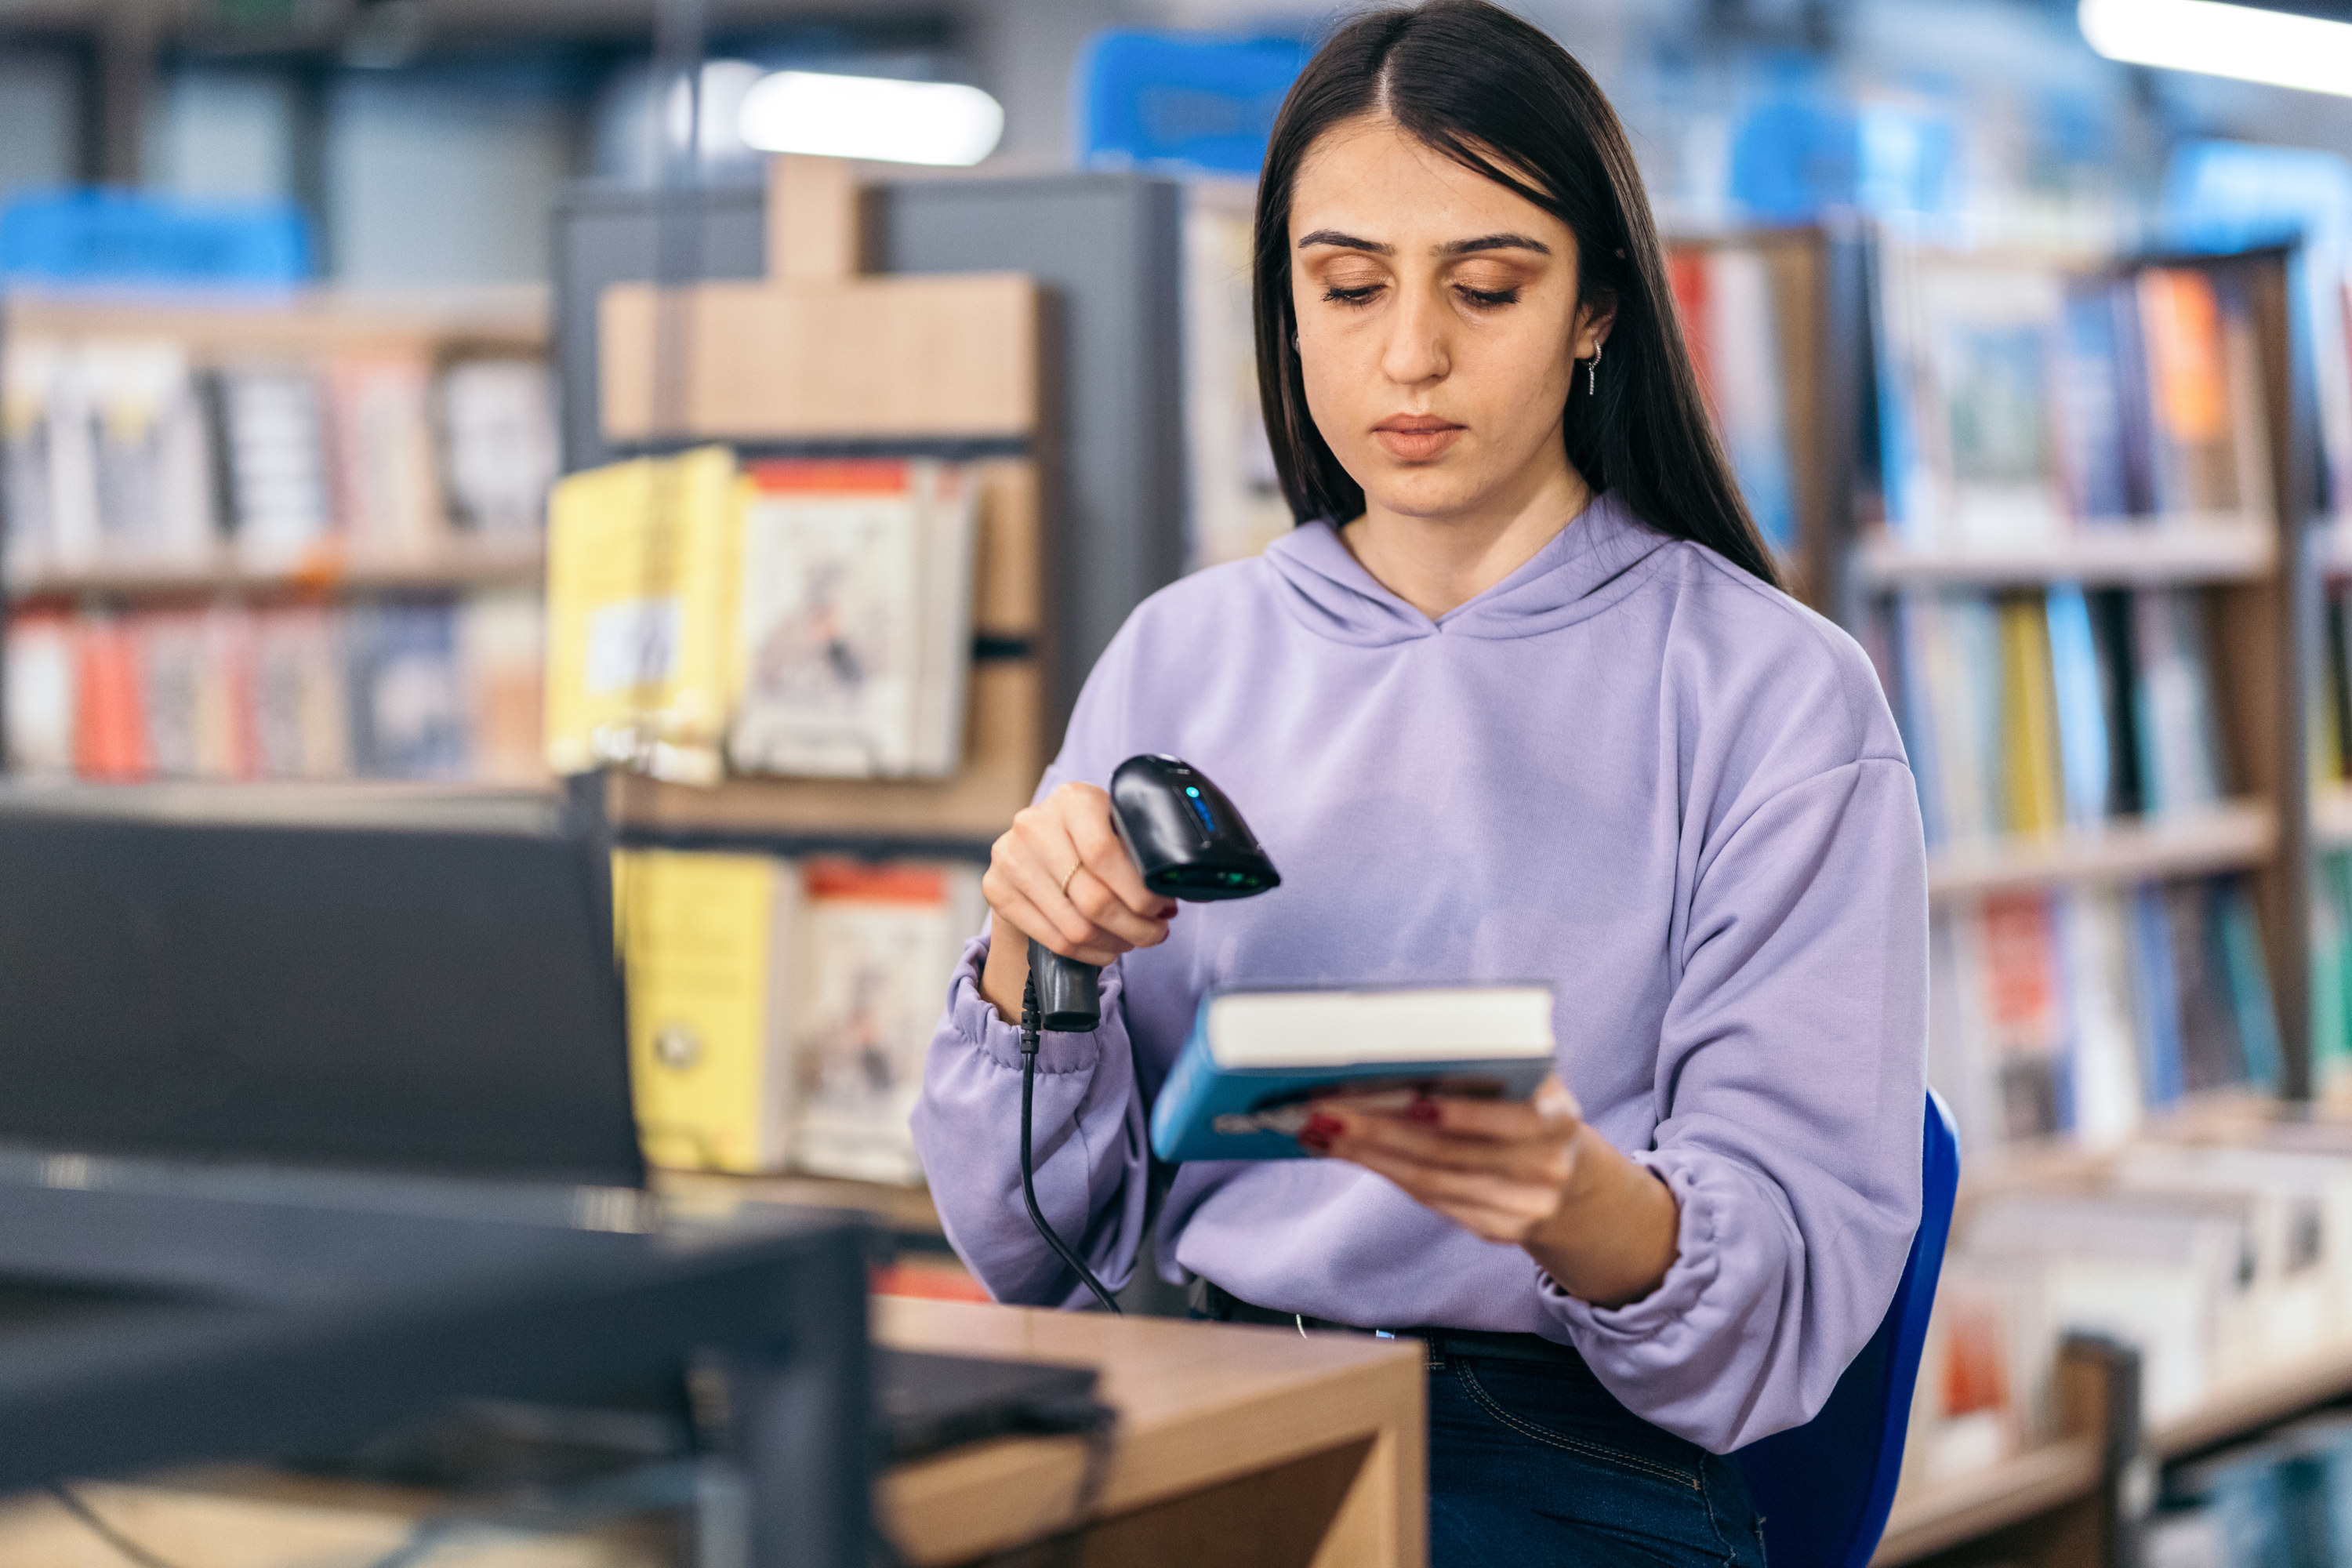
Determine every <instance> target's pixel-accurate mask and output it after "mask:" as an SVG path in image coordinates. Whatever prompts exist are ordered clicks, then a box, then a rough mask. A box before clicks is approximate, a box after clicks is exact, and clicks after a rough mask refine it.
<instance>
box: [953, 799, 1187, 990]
mask: <svg viewBox="0 0 2352 1568" xmlns="http://www.w3.org/2000/svg"><path fill="white" fill-rule="evenodd" d="M1110 810H1111V808H1110V796H1109V795H1106V794H1104V793H1103V792H1102V791H1101V790H1099V789H1097V788H1096V787H1095V786H1094V785H1093V784H1076V783H1073V784H1063V785H1061V786H1059V787H1058V788H1056V789H1055V791H1054V793H1053V794H1051V795H1047V796H1046V797H1045V799H1044V800H1041V801H1039V802H1038V803H1037V804H1036V805H1033V806H1030V807H1029V808H1028V809H1026V810H1025V811H1023V812H1021V813H1020V814H1019V815H1017V816H1014V817H1013V826H1011V827H1010V828H1008V829H1006V831H1005V833H1004V835H1003V837H1000V838H999V839H997V841H996V844H995V846H994V847H993V848H992V849H991V851H990V852H989V859H988V872H987V874H986V875H985V876H983V877H982V878H981V879H980V890H981V892H982V895H984V896H985V897H986V898H987V900H988V907H989V910H990V911H991V912H992V914H993V915H994V916H995V921H994V930H995V937H994V940H992V942H990V943H989V949H988V966H987V968H986V969H985V970H984V971H983V972H982V974H981V991H982V994H984V995H986V996H987V998H988V999H989V1000H990V1001H991V1002H992V1003H994V1004H995V1005H996V1010H997V1012H998V1013H999V1014H1000V1015H1002V1016H1003V1017H1004V1018H1005V1020H1006V1021H1007V1022H1012V1021H1014V1020H1017V1019H1018V1018H1019V1017H1020V1016H1021V991H1022V987H1023V986H1024V984H1026V982H1027V981H1028V978H1029V943H1028V941H1027V940H1025V939H1028V938H1032V937H1034V938H1035V939H1036V940H1037V941H1038V942H1043V943H1045V946H1047V947H1049V948H1051V949H1053V951H1055V952H1058V953H1060V954H1061V955H1062V956H1063V957H1065V958H1075V959H1076V960H1077V961H1078V962H1079V963H1091V964H1096V965H1101V964H1105V963H1109V962H1110V961H1111V960H1112V959H1114V958H1117V957H1118V955H1119V954H1120V953H1122V952H1132V951H1134V950H1135V949H1137V948H1139V947H1156V946H1158V945H1159V944H1160V942H1165V941H1167V940H1168V922H1169V921H1171V920H1173V919H1174V918H1175V916H1176V901H1175V900H1173V899H1163V898H1161V897H1160V895H1159V894H1157V893H1155V892H1153V891H1152V890H1151V889H1149V888H1147V887H1145V886H1144V885H1143V874H1142V873H1141V872H1140V871H1139V870H1137V869H1136V867H1135V862H1134V861H1133V860H1132V859H1130V858H1129V856H1128V853H1127V846H1126V845H1125V844H1124V843H1122V842H1121V841H1120V839H1119V837H1118V827H1117V826H1115V825H1114V824H1113V823H1112V821H1111V815H1110ZM1008 938H1009V939H1012V940H1007V939H1008Z"/></svg>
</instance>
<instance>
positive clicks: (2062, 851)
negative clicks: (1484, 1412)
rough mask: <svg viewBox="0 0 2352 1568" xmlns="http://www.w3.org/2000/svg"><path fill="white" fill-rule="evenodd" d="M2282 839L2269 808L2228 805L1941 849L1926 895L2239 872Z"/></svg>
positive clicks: (1931, 861) (1932, 858)
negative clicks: (2237, 870) (2095, 826)
mask: <svg viewBox="0 0 2352 1568" xmlns="http://www.w3.org/2000/svg"><path fill="white" fill-rule="evenodd" d="M2277 840H2278V826H2277V824H2276V822H2275V821H2273V818H2272V816H2271V809H2270V807H2269V805H2266V804H2265V803H2263V802H2262V801H2259V800H2240V801H2231V802H2229V803H2228V804H2226V805H2218V806H2214V807H2211V808H2210V809H2207V810H2204V811H2200V812H2195V813H2184V814H2182V815H2180V816H2165V817H2149V818H2146V819H2142V820H2138V821H2122V822H2116V823H2112V824H2110V825H2108V826H2105V827H2100V828H2095V829H2074V830H2070V831H2068V832H2065V833H2063V834H2053V835H2051V836H2050V837H2045V838H2002V839H1996V840H1993V841H1991V842H1989V843H1986V844H1981V845H1971V846H1968V847H1955V848H1947V849H1938V850H1936V851H1935V852H1933V853H1932V854H1930V855H1929V856H1928V857H1927V896H1928V897H1929V898H1932V899H1946V898H1951V897H1954V896H1956V895H1958V894H1965V893H1987V892H1999V891H2004V890H2008V889H2027V888H2043V887H2058V886H2064V885H2068V884H2073V883H2079V882H2141V881H2149V880H2153V879H2158V878H2164V877H2191V876H2197V875H2200V874H2201V873H2204V872H2208V871H2228V870H2234V869H2237V868H2241V867H2245V866H2253V865H2258V864H2260V863H2261V862H2262V861H2263V860H2266V859H2268V858H2270V853H2271V849H2272V847H2273V845H2274V844H2275V843H2276V842H2277Z"/></svg>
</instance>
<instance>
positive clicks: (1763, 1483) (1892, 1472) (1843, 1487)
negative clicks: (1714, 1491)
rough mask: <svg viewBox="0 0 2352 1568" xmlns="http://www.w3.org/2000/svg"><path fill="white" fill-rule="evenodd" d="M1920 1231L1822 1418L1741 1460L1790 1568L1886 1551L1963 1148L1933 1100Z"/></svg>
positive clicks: (1779, 1554)
mask: <svg viewBox="0 0 2352 1568" xmlns="http://www.w3.org/2000/svg"><path fill="white" fill-rule="evenodd" d="M1922 1142H1923V1144H1924V1147H1923V1149H1922V1152H1921V1165H1922V1170H1921V1173H1920V1174H1921V1180H1920V1184H1919V1231H1918V1234H1917V1235H1916V1236H1914V1237H1912V1238H1911V1256H1910V1258H1909V1259H1908V1260H1906V1262H1905V1263H1904V1265H1903V1280H1902V1283H1900V1284H1898V1285H1897V1286H1895V1300H1894V1302H1893V1304H1892V1305H1890V1306H1889V1307H1888V1308H1887V1309H1886V1316H1885V1319H1884V1320H1883V1321H1880V1323H1879V1325H1878V1331H1877V1332H1876V1333H1874V1334H1873V1335H1871V1337H1870V1343H1869V1344H1867V1345H1865V1346H1864V1347H1863V1352H1862V1353H1861V1354H1860V1355H1858V1356H1856V1357H1854V1358H1853V1365H1851V1366H1849V1367H1847V1368H1846V1369H1845V1374H1844V1375H1843V1376H1842V1377H1840V1378H1839V1379H1838V1383H1837V1387H1835V1388H1834V1389H1832V1390H1831V1391H1830V1398H1829V1403H1828V1404H1826V1405H1822V1411H1821V1414H1820V1415H1816V1416H1814V1417H1813V1418H1812V1419H1811V1421H1808V1422H1807V1423H1805V1425H1803V1426H1798V1427H1795V1428H1792V1429H1791V1430H1790V1431H1787V1432H1777V1433H1774V1434H1773V1435H1772V1436H1769V1437H1766V1438H1763V1439H1762V1440H1760V1441H1759V1442H1754V1443H1750V1444H1748V1447H1745V1448H1742V1449H1740V1450H1739V1451H1738V1453H1737V1454H1734V1455H1733V1456H1732V1458H1735V1459H1737V1460H1738V1462H1739V1468H1740V1469H1741V1470H1742V1471H1743V1472H1744V1473H1745V1474H1746V1475H1747V1478H1748V1492H1749V1494H1750V1495H1751V1496H1753V1497H1754V1499H1755V1500H1756V1510H1757V1511H1758V1512H1759V1513H1760V1514H1762V1515H1763V1516H1764V1552H1765V1556H1766V1558H1767V1560H1768V1561H1769V1562H1772V1563H1788V1564H1790V1568H1864V1564H1866V1563H1869V1561H1870V1558H1871V1553H1873V1552H1876V1551H1877V1550H1878V1537H1879V1535H1880V1533H1881V1532H1882V1531H1885V1528H1886V1510H1888V1509H1889V1508H1891V1507H1893V1506H1894V1503H1895V1478H1896V1476H1898V1475H1899V1474H1900V1473H1901V1472H1902V1469H1903V1437H1904V1434H1905V1432H1906V1429H1907V1428H1908V1427H1909V1426H1910V1421H1911V1385H1912V1384H1913V1383H1914V1382H1916V1380H1917V1378H1918V1375H1919V1351H1920V1347H1921V1346H1922V1345H1923V1344H1924V1343H1925V1342H1926V1340H1927V1311H1928V1309H1929V1308H1930V1307H1932V1306H1933V1305H1934V1304H1935V1300H1936V1278H1937V1275H1939V1274H1940V1273H1942V1272H1943V1268H1944V1242H1945V1240H1946V1238H1947V1237H1949V1236H1950V1234H1951V1229H1952V1200H1953V1198H1954V1196H1955V1195H1956V1194H1958V1191H1959V1185H1960V1140H1959V1135H1958V1132H1957V1131H1955V1130H1954V1129H1953V1126H1952V1113H1951V1111H1950V1110H1948V1109H1946V1108H1945V1105H1944V1102H1943V1100H1942V1099H1941V1098H1940V1097H1938V1096H1937V1093H1936V1091H1935V1090H1933V1089H1929V1090H1928V1091H1927V1136H1926V1138H1925V1139H1924V1140H1922Z"/></svg>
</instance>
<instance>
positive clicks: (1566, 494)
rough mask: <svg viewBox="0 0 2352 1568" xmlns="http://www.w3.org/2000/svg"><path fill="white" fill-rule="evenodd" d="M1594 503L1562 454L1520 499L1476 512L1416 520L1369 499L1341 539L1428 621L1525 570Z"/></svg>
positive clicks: (1362, 563)
mask: <svg viewBox="0 0 2352 1568" xmlns="http://www.w3.org/2000/svg"><path fill="white" fill-rule="evenodd" d="M1591 499H1592V489H1591V486H1589V485H1587V484H1586V483H1585V482H1584V476H1583V475H1581V474H1580V473H1578V472H1577V471H1576V468H1575V465H1573V464H1571V463H1570V462H1568V461H1567V460H1566V458H1565V456H1563V457H1562V459H1561V461H1560V464H1559V468H1558V469H1557V470H1556V471H1553V472H1550V473H1546V474H1544V475H1541V476H1540V477H1539V478H1538V479H1537V480H1536V482H1534V483H1533V484H1531V485H1529V486H1528V487H1527V488H1526V489H1525V490H1524V491H1523V493H1522V494H1520V495H1517V496H1513V497H1510V498H1507V499H1506V500H1502V501H1501V502H1499V503H1498V504H1496V505H1493V506H1488V507H1482V508H1480V509H1478V510H1475V511H1470V512H1454V513H1445V514H1441V515H1433V516H1421V515H1415V514H1412V513H1407V512H1401V511H1395V510H1391V509H1389V508H1387V507H1384V506H1382V505H1381V504H1380V502H1379V501H1377V500H1371V499H1370V498H1369V497H1367V498H1366V504H1365V507H1364V515H1363V516H1361V517H1360V518H1358V519H1356V521H1353V522H1351V523H1349V524H1348V525H1347V526H1346V527H1344V528H1342V529H1340V530H1339V537H1340V539H1341V540H1342V541H1343V542H1345V543H1346V544H1347V546H1348V549H1349V552H1350V553H1351V554H1353V555H1354V556H1355V558H1356V561H1357V563H1358V564H1359V565H1360V566H1362V567H1363V569H1364V570H1365V571H1367V572H1369V573H1370V574H1372V576H1373V578H1374V579H1375V580H1376V581H1378V582H1379V584H1381V587H1383V588H1386V589H1387V590H1388V591H1389V592H1390V593H1391V594H1394V595H1396V596H1397V597H1398V598H1400V599H1402V600H1403V601H1404V602H1405V603H1406V604H1408V605H1412V607H1413V608H1414V609H1416V610H1419V611H1420V612H1421V613H1422V614H1423V615H1424V616H1428V617H1429V618H1430V619H1431V620H1436V619H1437V618H1438V617H1439V616H1443V615H1444V614H1445V613H1446V612H1447V611H1449V610H1452V609H1454V608H1456V607H1458V606H1460V605H1466V604H1468V603H1469V602H1470V601H1471V600H1473V599H1475V598H1476V597H1477V596H1478V595H1481V594H1483V593H1485V592H1486V590H1487V589H1489V588H1491V587H1493V586H1494V585H1495V584H1497V583H1499V582H1501V581H1502V580H1503V579H1504V578H1506V577H1507V576H1509V575H1510V574H1512V573H1514V572H1516V571H1517V570H1518V569H1519V568H1520V567H1522V566H1524V565H1526V564H1527V563H1528V561H1529V560H1531V559H1532V558H1533V557H1534V555H1535V553H1536V552H1537V551H1538V550H1541V549H1542V548H1543V547H1544V546H1545V545H1547V544H1549V543H1550V542H1552V541H1553V540H1554V539H1555V538H1557V537H1559V532H1560V531H1561V530H1562V529H1565V528H1566V527H1567V526H1568V525H1569V524H1570V523H1571V522H1573V521H1576V518H1577V516H1578V515H1579V514H1580V513H1581V512H1582V511H1583V510H1584V508H1585V505H1586V503H1587V502H1589V501H1590V500H1591Z"/></svg>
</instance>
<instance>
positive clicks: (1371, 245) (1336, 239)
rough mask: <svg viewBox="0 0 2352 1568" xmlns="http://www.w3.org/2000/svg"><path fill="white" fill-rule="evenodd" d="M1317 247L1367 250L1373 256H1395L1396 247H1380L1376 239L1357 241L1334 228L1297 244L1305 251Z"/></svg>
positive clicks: (1311, 235)
mask: <svg viewBox="0 0 2352 1568" xmlns="http://www.w3.org/2000/svg"><path fill="white" fill-rule="evenodd" d="M1317 245H1329V246H1336V247H1339V249H1341V250H1368V251H1370V252H1371V253H1372V254H1373V255H1374V256H1394V255H1395V254H1396V247H1395V246H1393V245H1382V244H1381V242H1380V241H1379V240H1377V239H1358V238H1357V237H1355V236H1354V235H1352V234H1341V233H1340V232H1339V230H1338V229H1336V228H1318V229H1317V230H1316V231H1315V232H1314V233H1313V234H1310V235H1308V236H1307V237H1306V238H1304V239H1302V240H1300V241H1299V242H1298V248H1299V249H1301V250H1305V249H1307V247H1310V246H1317Z"/></svg>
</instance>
